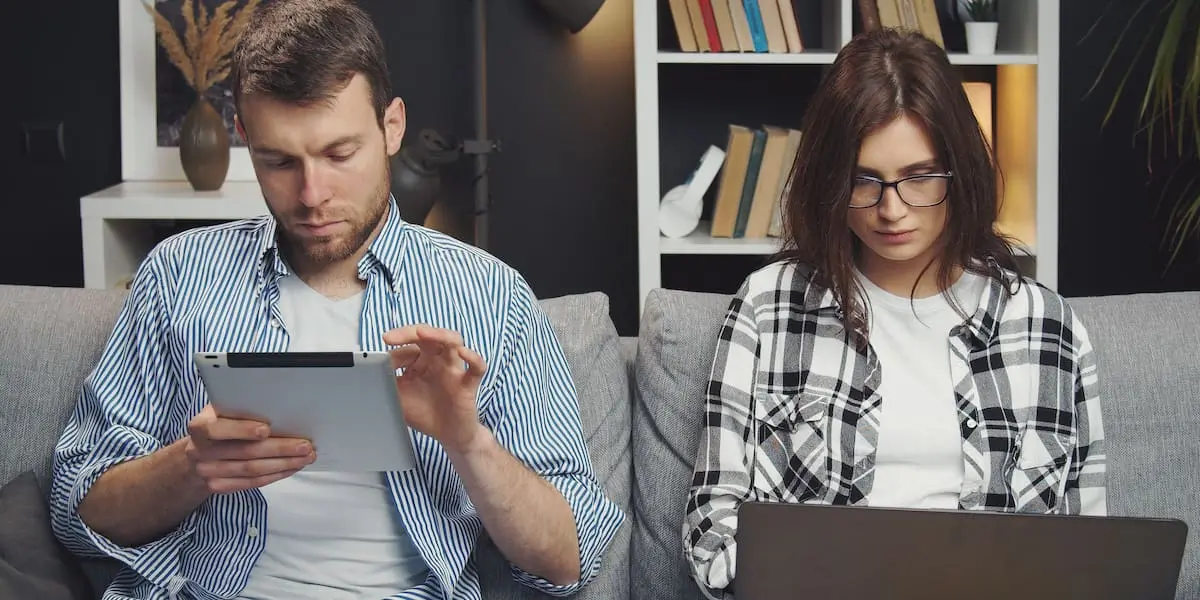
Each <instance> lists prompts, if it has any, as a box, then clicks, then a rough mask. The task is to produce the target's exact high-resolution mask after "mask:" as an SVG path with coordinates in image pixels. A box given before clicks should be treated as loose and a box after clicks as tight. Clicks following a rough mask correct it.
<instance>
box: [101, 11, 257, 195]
mask: <svg viewBox="0 0 1200 600" xmlns="http://www.w3.org/2000/svg"><path fill="white" fill-rule="evenodd" d="M221 1H222V0H194V2H196V3H198V4H201V3H202V4H203V5H204V6H205V8H207V9H208V10H209V12H210V13H211V12H212V10H213V9H214V8H215V7H216V6H217V5H218V4H220V3H221ZM118 2H119V3H120V13H119V15H120V28H121V177H122V179H124V180H125V181H186V180H187V176H186V175H184V172H183V165H182V163H181V162H180V159H179V141H178V140H179V130H180V123H181V122H182V121H183V117H184V115H186V114H187V111H188V109H189V108H191V106H192V103H193V102H194V101H195V96H196V94H195V92H194V91H193V90H192V89H191V88H190V87H189V86H188V85H187V83H186V81H185V80H184V78H183V75H182V74H181V73H180V72H179V70H178V69H176V68H175V66H174V65H172V64H171V62H170V60H169V59H167V56H166V53H165V51H163V49H162V47H161V45H160V44H159V43H158V40H157V39H156V38H155V32H154V20H153V18H152V17H151V16H150V14H149V13H148V12H147V11H146V5H144V4H143V3H150V2H153V3H154V4H153V6H154V7H155V8H156V9H158V11H159V12H160V13H162V15H163V16H164V17H166V18H167V19H169V20H170V21H171V23H172V24H174V25H175V27H176V31H180V32H182V31H183V26H182V25H183V17H182V16H181V8H182V6H183V0H118ZM238 4H239V7H240V6H241V4H243V3H242V2H239V3H238ZM205 97H206V98H207V99H208V100H209V102H210V103H211V104H212V105H213V108H215V109H216V110H217V112H219V113H221V114H222V115H223V116H224V117H225V122H226V126H227V127H228V128H229V134H230V135H229V139H230V144H231V148H230V156H229V174H228V175H227V176H226V178H225V180H226V181H255V180H256V179H255V176H254V168H253V166H252V165H251V163H250V153H249V152H248V151H247V150H246V147H245V145H244V144H243V142H242V140H241V137H240V136H238V135H237V132H236V131H235V130H234V125H233V114H234V109H233V96H232V94H231V93H230V92H229V86H228V82H223V83H221V84H218V85H215V86H213V88H212V89H211V90H209V91H208V93H207V94H205Z"/></svg>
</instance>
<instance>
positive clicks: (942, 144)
mask: <svg viewBox="0 0 1200 600" xmlns="http://www.w3.org/2000/svg"><path fill="white" fill-rule="evenodd" d="M902 115H908V116H910V117H912V118H913V119H914V120H915V121H916V122H918V123H920V124H921V126H922V127H923V129H924V130H925V133H926V134H927V135H928V136H929V139H930V141H931V142H932V144H933V148H934V151H935V152H936V158H937V160H938V162H939V163H941V167H942V168H944V169H947V170H950V171H953V173H954V177H953V179H951V180H950V184H949V191H948V198H947V200H946V202H947V207H946V210H947V220H946V228H945V230H944V231H943V233H942V238H941V239H940V240H938V242H937V243H938V244H940V248H939V250H940V257H941V259H942V262H941V264H940V266H939V268H938V272H937V281H938V283H939V284H940V287H941V288H943V289H945V288H948V287H949V283H950V279H951V276H952V273H953V271H954V269H955V268H956V267H961V268H964V269H966V270H969V271H974V272H977V273H981V274H984V273H986V274H988V275H996V274H997V273H996V272H995V271H994V267H995V266H1003V267H1005V268H1008V269H1010V270H1012V271H1016V270H1017V264H1016V260H1015V256H1014V252H1013V249H1012V245H1011V242H1010V241H1009V240H1008V239H1006V238H1004V237H1003V236H1001V235H1000V234H998V233H997V232H996V230H995V228H994V222H995V219H996V216H997V209H998V206H999V197H998V193H997V189H996V188H997V171H996V167H995V162H994V160H993V156H992V152H991V149H990V148H989V147H988V144H987V141H986V139H985V138H984V136H983V132H982V131H981V129H980V125H979V122H978V120H977V119H976V118H975V113H974V112H973V111H972V109H971V105H970V102H969V101H968V99H967V96H966V92H965V91H964V90H963V87H962V81H961V79H960V78H959V77H958V75H957V73H956V72H955V70H954V68H953V67H952V66H951V64H950V61H949V59H948V57H947V56H946V53H945V51H944V50H942V49H941V48H940V47H938V46H937V44H935V43H933V42H932V41H930V40H929V39H927V38H925V37H923V36H922V35H920V34H918V33H915V32H898V31H895V30H890V29H882V30H876V31H873V32H870V33H863V34H859V35H858V36H856V37H855V38H854V39H853V40H851V41H850V43H848V44H847V45H846V46H845V47H844V48H843V49H842V50H841V52H840V53H839V55H838V57H837V59H836V60H835V61H834V63H833V67H832V68H831V70H830V72H829V73H828V74H827V75H826V78H825V81H824V82H823V84H822V86H821V88H820V89H819V90H818V92H817V93H816V95H815V96H814V97H813V99H812V102H811V103H810V104H809V107H808V110H807V111H805V115H804V125H803V132H804V135H803V136H802V137H801V141H800V148H799V150H798V153H797V154H798V156H797V159H796V162H795V164H794V165H793V171H792V173H791V181H790V182H789V185H788V189H789V193H788V194H787V195H786V196H785V197H784V198H783V202H784V205H783V216H784V220H785V223H786V228H787V235H786V245H785V248H784V251H783V252H782V253H781V257H783V258H786V259H791V260H794V261H797V262H801V263H805V264H808V265H810V266H811V267H813V269H814V279H815V281H816V283H818V284H821V285H822V286H824V287H826V288H827V289H829V290H831V291H832V292H833V293H834V295H835V297H836V298H837V300H838V302H839V303H840V304H841V305H842V309H843V312H844V313H845V317H846V319H847V321H848V322H849V324H850V326H851V329H852V330H861V329H863V326H864V311H863V309H862V308H861V306H860V303H859V302H858V301H857V297H860V296H861V289H860V287H859V285H858V283H857V281H856V279H855V277H854V261H855V260H856V259H857V258H858V257H859V256H860V255H861V252H862V247H861V242H859V241H858V240H857V238H856V237H855V236H854V234H853V233H851V231H850V229H849V225H848V215H847V212H848V211H849V210H850V209H849V206H850V193H851V188H852V186H853V181H854V176H855V175H856V172H857V165H858V154H859V150H860V148H861V146H862V143H863V140H864V139H865V138H866V137H867V136H869V135H871V134H872V133H874V132H875V131H878V130H879V129H880V128H882V127H884V126H885V125H888V124H889V123H891V122H892V121H893V120H895V119H896V118H897V117H900V116H902ZM777 258H778V257H777ZM928 268H929V265H927V266H926V269H928ZM922 273H924V271H922ZM950 301H951V302H952V303H953V301H954V299H953V298H950Z"/></svg>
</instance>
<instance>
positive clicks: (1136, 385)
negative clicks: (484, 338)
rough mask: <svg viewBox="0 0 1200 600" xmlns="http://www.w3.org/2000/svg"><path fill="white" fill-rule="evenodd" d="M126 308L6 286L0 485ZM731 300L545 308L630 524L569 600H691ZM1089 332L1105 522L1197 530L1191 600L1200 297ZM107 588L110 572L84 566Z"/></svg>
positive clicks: (40, 449) (0, 340) (1198, 466)
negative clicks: (620, 330) (620, 309)
mask: <svg viewBox="0 0 1200 600" xmlns="http://www.w3.org/2000/svg"><path fill="white" fill-rule="evenodd" d="M122 297H123V296H122V294H121V293H119V292H102V291H90V290H81V289H49V288H28V287H4V286H0V351H2V352H3V357H4V358H3V360H0V407H2V410H0V484H3V483H4V482H7V481H9V480H10V479H12V478H13V477H14V476H15V475H17V474H18V473H20V472H22V471H26V470H33V471H35V472H37V474H38V476H39V478H41V482H42V485H43V487H45V486H46V477H47V473H48V470H49V461H50V452H51V450H52V447H53V445H54V443H55V440H56V439H57V436H58V433H59V431H60V428H61V427H62V424H63V422H64V421H65V419H66V417H67V414H68V412H69V411H70V410H71V408H72V406H73V404H74V401H75V394H76V391H77V389H78V387H79V385H80V381H81V380H82V378H83V377H84V376H85V374H86V373H87V372H88V370H89V369H90V368H91V366H92V364H94V362H95V360H96V358H97V355H98V353H99V352H100V349H101V347H102V344H103V342H104V340H105V337H106V336H107V334H108V331H109V328H110V327H111V325H112V322H113V319H114V317H115V314H116V312H117V310H118V308H119V306H120V302H121V300H122ZM727 300H728V299H727V297H725V296H721V295H714V294H698V293H686V292H678V291H663V290H660V291H656V292H655V293H653V294H652V295H651V296H650V298H649V300H648V302H647V306H646V309H645V311H644V316H643V319H642V323H641V327H640V335H639V338H638V339H622V338H619V337H618V335H617V332H616V329H615V328H614V326H613V324H612V322H611V321H610V319H609V313H608V299H607V298H606V297H605V296H604V295H602V294H598V293H592V294H584V295H578V296H569V297H563V298H554V299H548V300H544V301H543V302H542V304H543V307H544V308H545V310H546V311H547V312H548V313H549V315H550V317H551V319H552V320H553V322H554V324H555V327H556V328H557V331H558V333H559V334H560V336H561V341H562V343H563V345H564V346H565V348H566V351H567V354H568V357H569V360H570V363H571V366H572V368H573V370H574V374H575V376H576V378H577V384H578V387H579V392H580V403H581V410H582V414H583V422H584V427H585V430H586V434H587V437H588V443H589V444H590V448H591V451H592V455H593V457H594V459H595V466H596V469H597V471H598V473H599V475H600V477H601V478H602V481H603V483H604V485H605V486H606V488H607V490H608V492H609V493H610V494H611V496H612V497H613V498H615V499H616V500H617V501H619V502H620V503H621V505H622V506H624V507H625V508H626V511H627V514H628V515H629V516H630V518H629V520H628V522H627V525H626V527H624V528H623V529H622V530H621V533H620V536H619V537H618V539H617V540H616V543H615V544H614V546H613V547H612V549H611V551H610V552H609V554H608V555H607V558H606V563H605V567H604V570H603V572H602V574H601V575H600V576H599V578H598V579H597V580H596V581H595V582H594V583H593V584H592V585H591V586H590V587H588V588H587V589H586V590H585V591H584V592H583V593H581V594H580V595H579V596H578V597H580V598H585V599H614V598H634V599H637V600H651V599H653V600H671V599H675V598H692V599H694V598H699V597H700V596H699V594H698V592H697V590H696V588H695V586H694V585H693V584H692V582H691V581H690V580H689V579H688V577H687V574H686V570H685V568H684V565H683V559H682V554H681V551H680V530H679V524H680V521H681V518H682V509H683V503H684V498H685V495H686V490H687V487H688V483H689V479H690V475H691V463H692V458H693V453H694V449H695V445H696V440H697V434H698V431H699V427H700V419H701V411H700V406H701V401H702V400H701V399H702V398H703V393H702V392H703V389H704V382H705V379H706V377H707V374H708V368H709V364H710V361H711V351H712V346H713V343H714V340H715V335H716V331H717V328H718V326H719V323H720V321H721V318H722V316H723V313H724V310H725V307H726V303H727ZM1072 304H1073V305H1074V306H1075V307H1076V308H1077V309H1078V310H1079V311H1080V313H1081V314H1082V317H1083V318H1084V320H1085V323H1086V324H1087V325H1088V327H1089V330H1090V331H1091V333H1092V338H1093V342H1094V344H1095V345H1096V347H1097V349H1098V358H1099V365H1100V369H1101V379H1102V381H1101V393H1102V395H1103V402H1104V418H1105V427H1106V430H1107V436H1108V440H1109V441H1108V459H1109V485H1110V494H1109V509H1110V512H1111V513H1112V514H1117V515H1145V516H1169V517H1178V518H1182V519H1184V520H1185V521H1186V522H1187V523H1188V524H1189V526H1190V529H1191V533H1190V537H1189V549H1188V553H1187V555H1186V557H1185V559H1184V565H1183V573H1182V575H1181V578H1180V587H1179V590H1180V593H1179V597H1180V598H1200V549H1198V548H1197V546H1196V543H1197V539H1198V538H1197V534H1198V533H1200V494H1198V493H1197V490H1200V441H1197V432H1200V404H1198V403H1197V400H1198V399H1197V390H1198V389H1200V359H1197V354H1200V353H1198V352H1197V350H1200V292H1196V293H1178V294H1155V295H1138V296H1124V297H1107V298H1081V299H1073V300H1072ZM479 564H480V568H481V570H482V576H483V579H484V581H485V590H486V592H487V593H486V597H487V598H505V599H507V598H523V597H528V598H532V597H534V594H531V593H528V592H526V591H524V590H520V589H517V588H516V587H515V586H514V585H513V584H511V583H510V582H509V581H508V576H507V571H506V569H505V567H504V564H503V562H502V561H501V560H500V559H499V557H498V555H497V554H496V552H495V550H494V547H493V546H491V545H490V544H488V543H486V541H485V542H484V544H483V545H482V546H481V552H480V557H479ZM85 566H86V567H87V570H88V573H89V575H90V576H91V577H92V579H93V581H94V583H95V584H96V585H97V592H99V591H101V590H102V586H103V585H104V583H105V581H106V579H105V578H106V577H109V576H110V574H111V567H112V565H110V564H107V563H100V564H94V563H88V564H86V565H85Z"/></svg>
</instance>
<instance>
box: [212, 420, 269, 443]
mask: <svg viewBox="0 0 1200 600" xmlns="http://www.w3.org/2000/svg"><path fill="white" fill-rule="evenodd" d="M198 428H199V429H200V431H199V432H198V433H200V434H201V436H202V437H205V438H207V439H210V440H214V441H229V440H236V441H255V440H263V439H266V438H267V437H268V436H270V435H271V428H270V427H268V426H267V425H266V423H261V422H259V421H251V420H248V419H231V418H227V417H222V418H217V419H213V420H212V421H208V422H206V423H204V424H202V425H200V426H199V427H198ZM194 434H195V433H193V435H194Z"/></svg>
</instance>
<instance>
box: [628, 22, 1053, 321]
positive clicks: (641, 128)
mask: <svg viewBox="0 0 1200 600" xmlns="http://www.w3.org/2000/svg"><path fill="white" fill-rule="evenodd" d="M854 2H855V0H824V1H823V12H824V17H825V19H826V23H823V24H822V27H823V31H824V36H825V40H827V41H828V40H829V39H830V35H832V36H833V40H834V42H833V43H834V44H836V47H835V48H834V49H832V50H831V49H821V50H813V51H807V52H802V53H794V54H759V53H748V52H743V53H736V52H721V53H713V52H703V53H701V52H679V51H677V50H674V49H664V48H660V46H659V30H660V26H665V27H664V30H666V31H670V32H671V34H670V35H674V33H673V32H674V28H673V25H672V23H671V15H670V12H669V9H668V7H667V3H666V2H660V1H658V0H638V1H637V2H635V3H634V45H635V52H634V68H635V81H636V89H637V91H636V94H637V105H636V108H637V154H638V186H637V190H638V192H637V195H638V269H639V271H638V279H639V288H640V290H639V291H640V299H639V303H640V304H639V305H640V306H644V304H645V299H646V296H647V295H648V294H649V293H650V291H651V290H653V289H655V288H658V287H661V285H662V269H663V264H662V263H663V257H664V256H667V255H680V254H690V255H721V254H724V255H766V254H770V253H772V252H775V251H776V250H778V249H779V245H780V240H778V239H775V238H767V239H724V238H723V239H714V238H712V237H710V236H709V235H708V223H704V222H702V223H701V224H700V226H699V227H698V228H697V229H696V231H695V232H694V233H692V234H691V235H689V236H686V237H684V238H678V239H671V238H666V237H664V236H662V235H661V234H660V232H659V224H658V205H659V202H660V200H661V198H662V194H663V193H664V192H665V190H666V189H670V188H671V187H673V186H675V185H678V184H680V183H683V182H682V181H663V180H662V177H661V173H660V169H661V166H662V160H661V156H660V152H661V149H660V135H662V132H661V131H660V118H659V117H660V111H662V110H664V109H669V108H670V107H664V106H662V104H661V98H660V87H659V84H660V75H661V73H662V71H663V70H664V69H672V68H679V67H676V66H675V65H685V64H686V65H727V66H729V65H733V66H739V65H740V66H745V67H746V68H756V67H759V66H764V65H784V66H794V68H796V69H814V68H816V69H823V68H825V67H826V66H827V65H830V64H832V63H833V61H834V58H835V57H836V51H837V49H840V48H841V47H842V45H844V44H845V43H846V42H847V41H849V40H850V39H851V36H852V35H853V33H854V31H856V30H857V29H858V27H856V24H855V23H854V22H853V20H852V19H853V18H855V16H856V15H855V13H854V12H853V10H852V9H853V4H854ZM1059 2H1060V0H1005V2H1002V3H1000V7H999V8H1000V14H999V18H998V20H999V21H1000V26H999V37H998V40H997V53H996V54H994V55H986V56H981V55H969V54H964V53H956V52H955V53H951V55H950V61H951V62H952V63H953V64H955V65H963V66H967V65H975V66H993V67H995V69H996V88H995V93H994V94H993V97H994V98H995V102H994V104H993V106H992V111H993V113H994V114H995V118H996V126H995V129H994V134H993V139H994V140H995V144H996V150H997V158H998V160H999V163H1000V168H1001V171H1002V172H1003V175H1004V178H1005V188H1004V190H1003V198H1004V200H1003V202H1004V205H1003V207H1002V209H1001V215H1000V216H999V218H998V223H999V228H1000V229H1001V230H1002V231H1005V232H1006V233H1009V234H1011V235H1013V236H1015V237H1016V238H1017V239H1018V240H1020V241H1021V243H1022V253H1023V254H1025V255H1026V256H1028V257H1031V258H1032V260H1033V264H1034V270H1035V272H1034V273H1033V275H1034V276H1035V277H1036V278H1037V279H1038V280H1039V281H1041V282H1042V283H1044V284H1046V285H1047V286H1049V287H1051V288H1054V287H1056V286H1057V279H1058V272H1057V271H1058V80H1059V74H1058V73H1059V72H1058V69H1059V8H1060V7H1059ZM664 19H665V20H666V22H665V23H660V20H664ZM826 45H829V44H828V43H827V44H826ZM727 68H728V67H727ZM746 101H747V102H753V101H754V98H753V96H752V95H747V100H746ZM742 124H744V125H747V126H760V125H764V124H770V123H742ZM723 143H724V141H723V140H722V141H721V142H720V143H719V144H720V145H723ZM697 158H698V155H697ZM714 186H715V182H714ZM709 195H710V196H711V190H710V194H709Z"/></svg>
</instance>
